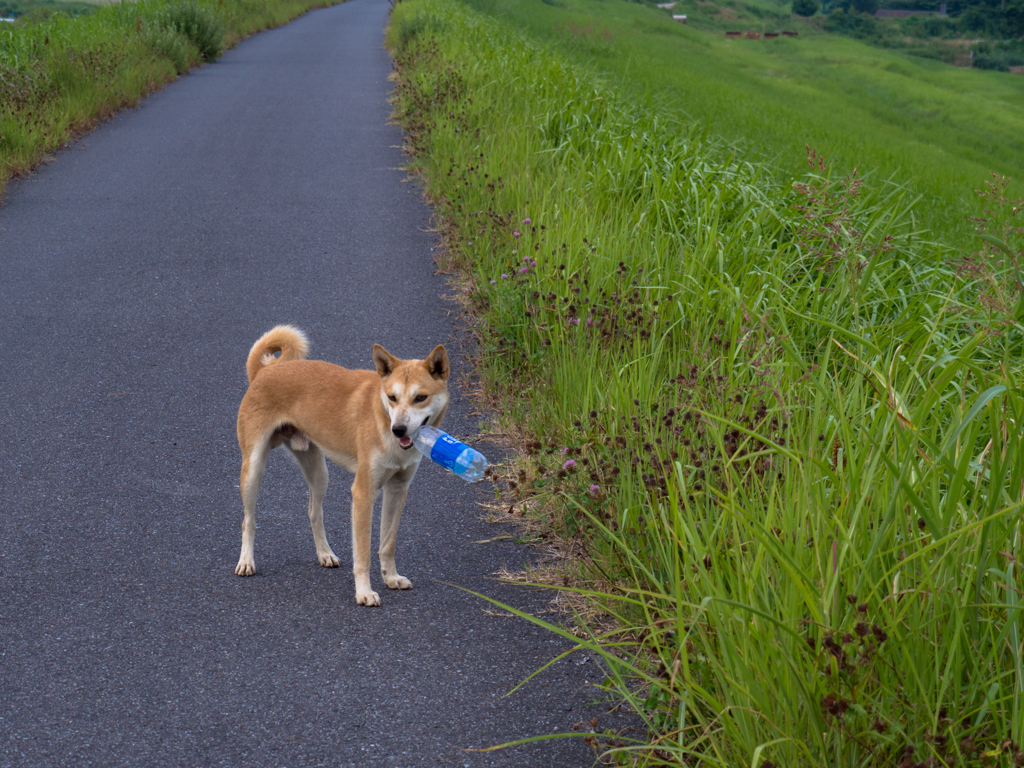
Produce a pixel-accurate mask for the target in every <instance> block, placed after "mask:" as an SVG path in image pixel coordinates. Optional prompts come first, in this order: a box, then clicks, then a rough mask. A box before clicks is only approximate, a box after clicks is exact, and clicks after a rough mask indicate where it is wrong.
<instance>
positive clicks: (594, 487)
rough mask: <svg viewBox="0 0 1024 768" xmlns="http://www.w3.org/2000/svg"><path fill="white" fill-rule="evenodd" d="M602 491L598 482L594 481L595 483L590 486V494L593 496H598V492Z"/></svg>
mask: <svg viewBox="0 0 1024 768" xmlns="http://www.w3.org/2000/svg"><path fill="white" fill-rule="evenodd" d="M600 492H601V486H600V485H598V484H597V483H594V484H593V485H591V486H590V495H591V496H597V494H599V493H600Z"/></svg>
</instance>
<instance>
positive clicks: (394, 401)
mask: <svg viewBox="0 0 1024 768" xmlns="http://www.w3.org/2000/svg"><path fill="white" fill-rule="evenodd" d="M388 400H390V401H391V402H392V403H397V402H398V398H397V397H395V396H394V395H388Z"/></svg>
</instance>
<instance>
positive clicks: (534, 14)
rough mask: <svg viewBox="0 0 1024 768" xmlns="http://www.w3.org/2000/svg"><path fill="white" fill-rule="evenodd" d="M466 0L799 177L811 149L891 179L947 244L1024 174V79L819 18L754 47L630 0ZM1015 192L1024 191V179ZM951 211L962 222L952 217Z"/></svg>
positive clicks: (626, 90)
mask: <svg viewBox="0 0 1024 768" xmlns="http://www.w3.org/2000/svg"><path fill="white" fill-rule="evenodd" d="M471 5H472V6H473V7H475V8H477V9H479V10H482V11H484V12H486V13H487V14H488V15H491V16H494V17H497V18H501V19H504V20H505V21H507V22H508V23H510V24H512V25H513V26H515V27H516V28H518V29H520V30H522V31H524V32H525V33H527V34H529V35H531V37H533V38H534V39H536V41H537V43H538V44H540V45H552V46H555V47H556V48H558V49H559V50H561V51H564V52H565V53H566V54H568V55H570V56H571V57H572V58H573V60H574V61H575V62H577V63H578V64H579V65H582V66H584V67H586V68H588V69H590V70H592V71H594V72H596V73H598V74H599V75H600V77H601V78H602V79H604V80H606V81H607V82H609V83H610V84H613V85H614V87H616V88H617V89H618V90H619V91H620V92H621V93H623V95H624V97H625V98H628V100H630V101H631V102H633V103H635V104H636V105H637V106H638V107H640V108H644V109H652V110H655V111H657V112H659V113H662V114H673V115H674V117H675V118H676V119H677V120H679V121H681V122H686V123H693V122H699V123H701V124H703V125H704V126H705V127H706V129H707V130H708V131H709V132H710V133H713V134H715V135H718V136H721V137H723V138H725V139H727V140H729V141H730V142H732V143H734V144H738V145H739V146H741V147H742V148H743V152H744V154H745V155H746V156H748V157H751V158H756V157H760V158H761V159H762V161H764V162H767V163H769V164H770V165H773V166H781V167H782V168H784V169H785V170H786V172H787V173H789V174H796V173H799V172H800V167H801V164H802V163H803V157H804V147H805V146H808V145H809V146H811V147H813V148H814V149H816V150H817V151H818V152H820V153H822V154H824V155H825V157H826V159H827V160H828V162H829V165H830V167H832V168H834V169H835V170H836V171H837V172H839V173H849V172H851V171H852V170H853V169H854V168H859V169H860V170H861V171H862V173H869V174H871V176H872V177H873V178H874V177H878V180H879V181H887V180H888V179H889V174H893V178H894V180H896V181H897V182H898V183H900V184H903V185H908V186H909V187H910V189H911V190H912V192H913V193H914V194H917V195H920V196H921V198H922V199H921V202H920V204H918V205H916V206H915V208H914V212H913V214H914V217H915V220H916V222H917V225H918V226H921V227H924V228H927V229H929V230H931V231H932V232H935V233H936V234H937V235H938V236H941V237H943V238H944V239H946V240H947V241H950V242H956V243H958V244H961V245H962V244H964V243H966V242H969V239H970V237H971V236H972V234H973V231H972V228H971V227H970V226H969V224H968V223H967V222H966V219H967V217H968V216H969V215H975V214H977V213H978V212H979V210H980V209H979V207H978V204H977V198H976V195H975V194H974V190H976V189H978V187H979V185H980V183H981V180H983V179H985V178H987V177H988V174H989V172H990V171H996V172H998V173H1000V174H1002V175H1004V176H1009V177H1011V178H1015V177H1016V175H1017V172H1018V170H1019V169H1020V168H1022V167H1024V139H1022V137H1024V107H1022V105H1024V78H1021V77H1019V76H1014V75H1009V74H1004V73H997V72H977V71H971V70H963V69H958V68H955V67H951V66H949V65H946V64H942V63H941V62H938V61H932V60H927V59H921V58H916V57H913V56H910V55H906V54H903V53H900V52H898V51H896V52H890V51H884V50H879V49H876V48H872V47H869V46H867V45H865V44H863V43H860V42H858V41H856V40H852V39H849V38H844V37H839V36H835V35H827V34H823V33H821V32H820V31H819V30H817V29H816V28H815V24H814V23H810V22H808V23H806V24H803V25H802V26H801V27H799V28H798V27H795V26H794V27H791V28H794V29H797V28H798V29H799V31H800V35H801V36H800V37H799V38H795V39H792V38H781V37H780V38H776V39H773V40H759V41H753V40H745V39H744V40H735V39H726V38H725V36H724V34H722V33H721V32H718V33H716V34H709V33H707V32H705V31H701V30H700V29H695V28H692V27H690V26H684V25H681V24H678V23H675V22H672V21H671V20H670V19H669V18H668V17H667V15H666V14H665V13H663V12H660V11H656V10H652V9H650V8H647V7H645V6H641V5H637V4H633V3H616V2H598V1H596V0H565V1H564V3H563V5H564V7H562V8H553V7H551V6H549V5H546V4H544V3H541V2H540V1H539V0H509V1H508V2H501V3H497V2H493V1H492V0H473V2H472V3H471ZM765 5H766V7H767V6H770V5H774V4H767V3H766V4H765ZM673 10H675V9H673ZM815 21H816V20H815ZM819 23H820V22H819ZM782 26H783V28H784V27H785V26H788V25H782ZM600 30H603V31H607V32H608V33H609V34H611V36H612V37H611V39H610V41H609V40H606V39H604V38H602V34H603V33H602V32H600ZM769 31H770V30H769ZM1014 185H1015V186H1014V187H1013V190H1014V192H1015V193H1016V194H1018V195H1019V194H1022V193H1024V185H1022V184H1021V183H1020V180H1019V179H1015V181H1014ZM951 210H955V211H958V212H959V215H957V216H955V217H953V218H952V219H951V218H950V216H949V211H951Z"/></svg>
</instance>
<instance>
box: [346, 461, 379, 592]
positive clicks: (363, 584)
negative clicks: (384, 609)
mask: <svg viewBox="0 0 1024 768" xmlns="http://www.w3.org/2000/svg"><path fill="white" fill-rule="evenodd" d="M376 497H377V487H376V483H375V482H374V478H373V472H372V471H371V469H370V468H369V467H364V466H363V465H362V464H360V465H359V468H358V469H357V470H356V479H355V482H353V483H352V573H353V574H354V575H355V577H356V602H357V603H359V605H380V596H379V595H378V594H377V593H376V592H374V591H373V590H372V589H371V588H370V533H371V527H372V525H373V502H374V500H375V499H376Z"/></svg>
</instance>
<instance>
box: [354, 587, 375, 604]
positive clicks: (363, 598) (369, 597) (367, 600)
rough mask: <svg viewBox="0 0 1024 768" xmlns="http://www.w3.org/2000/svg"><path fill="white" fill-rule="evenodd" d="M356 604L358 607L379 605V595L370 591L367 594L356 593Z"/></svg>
mask: <svg viewBox="0 0 1024 768" xmlns="http://www.w3.org/2000/svg"><path fill="white" fill-rule="evenodd" d="M356 602H357V603H358V604H359V605H368V606H374V605H380V595H378V594H377V593H376V592H374V591H373V590H372V589H371V590H370V591H369V592H356Z"/></svg>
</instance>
